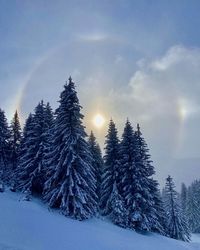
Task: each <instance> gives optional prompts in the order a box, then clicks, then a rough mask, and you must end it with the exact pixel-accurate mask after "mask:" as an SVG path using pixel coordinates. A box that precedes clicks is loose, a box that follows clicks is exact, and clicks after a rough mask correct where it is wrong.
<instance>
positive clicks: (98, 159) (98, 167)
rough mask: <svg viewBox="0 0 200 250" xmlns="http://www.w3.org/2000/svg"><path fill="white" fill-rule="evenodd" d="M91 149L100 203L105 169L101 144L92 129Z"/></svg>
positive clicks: (90, 137) (89, 140)
mask: <svg viewBox="0 0 200 250" xmlns="http://www.w3.org/2000/svg"><path fill="white" fill-rule="evenodd" d="M88 144H89V149H90V152H91V154H92V158H93V162H92V164H93V167H94V169H95V178H96V182H97V188H96V194H97V196H98V204H99V201H100V190H101V175H102V170H103V164H104V163H103V158H102V154H101V149H100V146H99V144H98V143H97V141H96V137H95V136H94V133H93V132H92V131H91V133H90V136H89V139H88Z"/></svg>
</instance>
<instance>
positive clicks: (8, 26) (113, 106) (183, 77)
mask: <svg viewBox="0 0 200 250" xmlns="http://www.w3.org/2000/svg"><path fill="white" fill-rule="evenodd" d="M199 10H200V1H198V0H193V1H188V0H176V1H172V0H170V1H167V0H160V1H156V0H154V1H151V0H148V1H147V0H146V1H144V0H137V1H135V0H129V1H128V0H121V1H119V0H116V1H114V0H113V1H112V0H110V1H108V0H107V1H104V0H102V1H95V0H90V1H84V0H82V1H66V0H65V1H59V0H58V1H51V0H48V1H47V0H45V1H44V0H40V1H39V0H35V1H30V0H26V1H25V0H21V1H14V0H11V1H7V0H0V38H1V39H0V59H1V60H0V106H1V107H2V108H3V109H5V111H6V114H7V116H8V118H9V119H10V118H11V117H12V115H13V112H14V110H15V109H16V108H18V109H19V111H20V114H21V117H22V119H25V118H26V116H27V114H28V113H29V112H31V111H32V110H33V108H34V107H35V106H36V104H37V103H38V102H39V101H40V100H41V99H44V100H45V101H50V102H51V104H52V106H53V107H54V108H55V107H57V101H58V99H59V93H60V91H61V90H62V86H63V85H64V83H65V80H66V79H67V78H68V76H69V75H72V77H73V79H74V81H75V82H76V83H77V90H78V93H79V97H80V101H81V104H82V106H83V107H84V108H83V113H84V114H85V124H86V126H87V130H88V131H90V129H93V130H94V132H95V133H96V135H97V137H98V139H99V141H100V143H101V145H102V146H103V141H104V135H105V133H106V130H107V127H106V126H105V127H104V128H103V129H101V130H97V129H96V128H94V127H93V124H92V122H91V120H92V118H93V116H94V115H95V114H96V113H98V112H100V113H101V114H102V115H104V117H105V118H106V120H107V122H108V120H109V119H110V117H112V118H113V119H114V120H115V121H116V123H117V126H118V128H119V135H120V134H121V132H122V129H123V126H124V121H125V120H126V118H127V117H129V119H130V120H131V121H132V123H133V125H134V126H135V124H136V123H137V122H140V124H141V127H142V130H143V133H144V136H145V138H146V139H147V142H148V144H149V146H150V149H151V153H152V156H153V160H154V162H155V165H156V169H157V172H158V178H159V180H160V181H161V182H162V181H163V179H164V177H165V176H166V175H167V174H168V173H170V174H172V175H174V177H175V179H176V180H177V184H178V185H179V184H180V181H182V180H183V181H186V182H189V181H191V180H192V179H194V178H196V174H194V172H195V173H196V172H197V173H199V175H200V169H199V165H200V160H199V158H200V157H199V148H200V140H199V139H200V138H199V133H198V130H199V128H198V124H199V122H200V100H199V94H200V83H199V79H200V73H199V71H200V70H199V69H200V31H199V27H200V18H199Z"/></svg>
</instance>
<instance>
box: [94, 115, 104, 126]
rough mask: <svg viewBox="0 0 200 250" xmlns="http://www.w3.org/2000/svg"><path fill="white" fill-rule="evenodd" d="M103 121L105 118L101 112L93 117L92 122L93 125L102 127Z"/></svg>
mask: <svg viewBox="0 0 200 250" xmlns="http://www.w3.org/2000/svg"><path fill="white" fill-rule="evenodd" d="M104 123H105V119H104V117H103V116H102V115H101V114H97V115H95V117H94V119H93V124H94V125H95V127H97V128H101V127H103V125H104Z"/></svg>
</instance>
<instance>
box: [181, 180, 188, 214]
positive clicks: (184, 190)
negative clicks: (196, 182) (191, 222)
mask: <svg viewBox="0 0 200 250" xmlns="http://www.w3.org/2000/svg"><path fill="white" fill-rule="evenodd" d="M180 198H181V206H182V209H183V212H184V213H185V212H186V205H187V187H186V185H185V183H182V185H181V195H180Z"/></svg>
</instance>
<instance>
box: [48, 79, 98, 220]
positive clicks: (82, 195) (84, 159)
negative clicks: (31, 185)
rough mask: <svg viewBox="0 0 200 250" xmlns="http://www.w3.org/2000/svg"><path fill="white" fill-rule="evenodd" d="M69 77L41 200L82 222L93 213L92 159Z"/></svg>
mask: <svg viewBox="0 0 200 250" xmlns="http://www.w3.org/2000/svg"><path fill="white" fill-rule="evenodd" d="M80 110H81V106H80V104H79V100H78V97H77V93H76V91H75V86H74V83H73V82H72V79H71V77H70V78H69V82H68V83H66V84H65V86H64V90H63V92H62V93H61V95H60V106H59V108H58V109H57V110H56V120H55V124H54V133H53V138H52V146H51V150H50V153H49V155H48V157H47V165H48V166H49V173H48V176H49V179H48V180H47V182H46V183H45V189H44V200H45V201H46V202H48V204H49V206H50V207H56V208H60V209H61V211H62V213H63V214H64V215H66V216H69V217H71V218H75V219H78V220H83V219H87V218H90V217H92V216H94V214H95V213H96V206H97V203H96V200H97V196H96V194H95V191H96V181H95V174H94V171H95V170H94V168H93V166H92V155H91V153H90V150H89V146H88V143H87V141H86V140H85V138H86V136H87V135H86V133H85V131H84V126H83V125H82V119H83V115H82V114H81V112H80Z"/></svg>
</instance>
